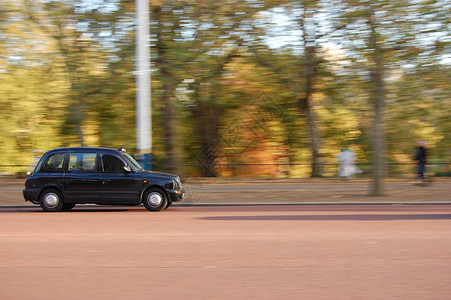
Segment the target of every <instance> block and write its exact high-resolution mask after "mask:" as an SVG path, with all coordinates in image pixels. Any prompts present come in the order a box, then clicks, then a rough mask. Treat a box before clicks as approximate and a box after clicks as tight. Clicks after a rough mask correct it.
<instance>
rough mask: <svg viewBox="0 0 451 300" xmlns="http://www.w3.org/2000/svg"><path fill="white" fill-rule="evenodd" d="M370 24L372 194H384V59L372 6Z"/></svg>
mask: <svg viewBox="0 0 451 300" xmlns="http://www.w3.org/2000/svg"><path fill="white" fill-rule="evenodd" d="M368 25H369V27H370V29H371V34H370V40H369V46H370V49H371V50H372V55H371V58H372V60H373V67H372V69H371V85H372V88H371V94H372V95H371V98H373V101H374V123H373V137H372V147H373V149H372V152H373V184H372V191H371V195H372V196H384V194H385V184H384V178H385V175H386V174H385V173H386V172H385V161H384V153H385V128H384V119H383V116H384V102H385V89H384V81H383V69H384V66H383V61H382V49H381V46H380V45H379V44H378V40H377V32H376V28H375V21H374V11H373V9H372V7H371V6H370V8H369V18H368Z"/></svg>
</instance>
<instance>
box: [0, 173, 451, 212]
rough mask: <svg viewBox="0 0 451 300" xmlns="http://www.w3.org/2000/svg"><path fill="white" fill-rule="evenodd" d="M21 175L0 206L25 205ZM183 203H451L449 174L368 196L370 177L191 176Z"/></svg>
mask: <svg viewBox="0 0 451 300" xmlns="http://www.w3.org/2000/svg"><path fill="white" fill-rule="evenodd" d="M24 182H25V180H24V179H0V206H28V205H33V204H32V203H30V202H25V201H24V199H23V196H22V190H23V188H24ZM183 187H184V189H185V191H186V197H185V199H184V200H183V201H182V202H181V204H183V205H234V204H249V205H258V204H268V205H270V204H271V205H272V204H276V205H277V204H280V205H281V204H317V203H319V204H334V203H337V204H345V203H349V204H354V203H363V204H382V203H394V204H396V203H400V204H402V203H423V202H426V203H443V204H451V178H435V179H434V182H433V184H432V185H431V186H428V187H421V186H415V185H414V181H412V180H408V179H387V180H386V190H387V195H386V196H384V197H372V196H368V194H369V193H370V189H371V180H369V179H357V180H352V181H344V180H339V179H307V178H302V179H229V178H190V179H188V180H187V181H186V182H184V184H183Z"/></svg>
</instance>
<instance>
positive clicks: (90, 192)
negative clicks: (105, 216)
mask: <svg viewBox="0 0 451 300" xmlns="http://www.w3.org/2000/svg"><path fill="white" fill-rule="evenodd" d="M99 170H100V167H99V163H98V154H97V153H96V152H93V151H89V152H83V151H77V152H70V153H69V166H68V170H67V172H66V173H65V176H64V196H65V201H66V202H70V203H96V202H99V201H100V186H101V182H100V172H99Z"/></svg>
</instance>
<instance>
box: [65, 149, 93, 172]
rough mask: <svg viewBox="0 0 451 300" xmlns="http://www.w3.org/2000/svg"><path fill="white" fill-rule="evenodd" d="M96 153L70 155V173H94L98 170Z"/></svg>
mask: <svg viewBox="0 0 451 300" xmlns="http://www.w3.org/2000/svg"><path fill="white" fill-rule="evenodd" d="M96 158H97V154H96V153H76V152H73V153H71V154H70V160H69V171H76V172H81V171H88V172H93V171H96V170H97V167H96Z"/></svg>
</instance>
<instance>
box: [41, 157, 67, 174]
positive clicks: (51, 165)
mask: <svg viewBox="0 0 451 300" xmlns="http://www.w3.org/2000/svg"><path fill="white" fill-rule="evenodd" d="M65 157H66V153H55V154H51V155H50V156H49V158H48V159H47V161H46V162H45V164H44V167H43V170H44V171H46V172H62V171H64V159H65Z"/></svg>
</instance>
